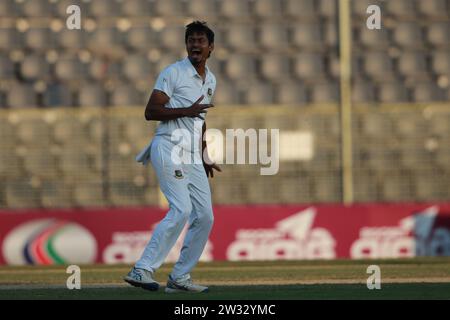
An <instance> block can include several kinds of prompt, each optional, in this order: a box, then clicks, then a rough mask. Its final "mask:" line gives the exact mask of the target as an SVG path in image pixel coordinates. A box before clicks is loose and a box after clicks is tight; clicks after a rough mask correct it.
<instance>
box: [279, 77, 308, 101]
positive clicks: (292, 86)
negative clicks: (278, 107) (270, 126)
mask: <svg viewBox="0 0 450 320" xmlns="http://www.w3.org/2000/svg"><path fill="white" fill-rule="evenodd" d="M276 93H277V97H278V98H277V103H281V104H295V105H303V104H306V102H307V101H308V95H307V90H306V88H305V86H304V85H303V84H302V83H300V82H294V81H287V82H284V83H280V84H279V85H278V87H277V90H276Z"/></svg>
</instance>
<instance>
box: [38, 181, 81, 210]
mask: <svg viewBox="0 0 450 320" xmlns="http://www.w3.org/2000/svg"><path fill="white" fill-rule="evenodd" d="M72 193H73V186H72V185H71V184H68V183H64V182H61V181H54V180H51V181H44V182H43V183H42V191H41V203H42V206H43V207H44V208H68V207H72V206H73V205H74V203H73V199H72Z"/></svg>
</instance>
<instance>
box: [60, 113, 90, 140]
mask: <svg viewBox="0 0 450 320" xmlns="http://www.w3.org/2000/svg"><path fill="white" fill-rule="evenodd" d="M53 139H54V140H55V141H56V142H58V143H61V144H70V145H73V144H80V145H85V144H86V143H87V142H88V140H89V136H88V133H87V130H86V128H85V126H84V124H83V123H82V122H81V121H80V120H79V119H78V117H70V116H69V117H67V118H62V119H58V121H56V122H55V124H54V126H53Z"/></svg>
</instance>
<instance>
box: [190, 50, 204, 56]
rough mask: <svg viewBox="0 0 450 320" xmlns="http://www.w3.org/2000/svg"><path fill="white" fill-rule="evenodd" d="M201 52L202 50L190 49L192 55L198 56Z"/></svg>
mask: <svg viewBox="0 0 450 320" xmlns="http://www.w3.org/2000/svg"><path fill="white" fill-rule="evenodd" d="M201 54H202V50H200V49H193V50H191V55H192V56H200V55H201Z"/></svg>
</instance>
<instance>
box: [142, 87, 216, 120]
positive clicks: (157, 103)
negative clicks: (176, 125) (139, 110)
mask: <svg viewBox="0 0 450 320" xmlns="http://www.w3.org/2000/svg"><path fill="white" fill-rule="evenodd" d="M203 98H204V96H201V97H200V98H199V99H198V100H197V101H195V102H194V104H192V105H191V106H190V107H187V108H166V107H165V105H166V104H167V103H168V102H169V99H170V98H169V97H168V96H167V94H166V93H164V92H163V91H160V90H157V89H155V90H153V92H152V94H151V96H150V99H149V100H148V103H147V106H146V107H145V119H146V120H148V121H151V120H155V121H166V120H174V119H177V118H182V117H201V114H202V113H206V109H207V108H211V107H213V105H212V104H200V102H201V101H202V100H203Z"/></svg>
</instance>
